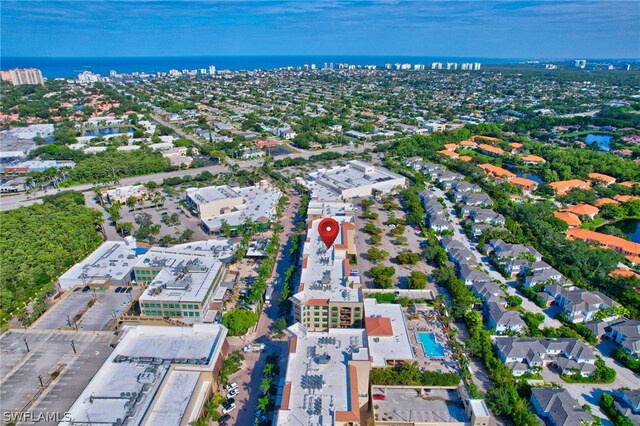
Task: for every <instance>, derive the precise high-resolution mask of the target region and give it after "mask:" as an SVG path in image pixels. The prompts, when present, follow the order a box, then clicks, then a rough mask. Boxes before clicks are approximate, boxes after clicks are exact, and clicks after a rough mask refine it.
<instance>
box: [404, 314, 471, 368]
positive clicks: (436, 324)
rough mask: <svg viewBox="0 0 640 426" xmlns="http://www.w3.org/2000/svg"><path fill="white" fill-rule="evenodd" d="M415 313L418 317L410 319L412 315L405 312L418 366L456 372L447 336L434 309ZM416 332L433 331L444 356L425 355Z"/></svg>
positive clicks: (456, 366)
mask: <svg viewBox="0 0 640 426" xmlns="http://www.w3.org/2000/svg"><path fill="white" fill-rule="evenodd" d="M417 315H418V319H412V315H409V314H407V313H406V312H405V316H406V323H407V329H408V330H409V340H410V341H411V346H412V347H413V352H414V354H415V356H416V361H417V362H418V366H419V367H421V368H424V369H426V370H430V371H437V370H441V371H442V372H443V373H450V372H457V371H458V364H457V363H456V361H455V360H454V358H453V350H452V349H451V346H450V345H449V340H448V337H447V335H446V334H445V333H444V330H443V327H442V323H441V322H440V320H439V319H438V316H437V314H436V312H435V310H434V309H431V310H429V311H428V312H426V313H422V312H421V313H419V314H417ZM416 333H433V335H434V336H435V339H436V342H438V343H439V344H440V345H441V346H442V347H443V349H444V356H442V357H436V358H434V357H430V356H429V355H426V354H425V352H424V349H423V348H422V344H421V343H420V341H419V340H418V339H417V336H416Z"/></svg>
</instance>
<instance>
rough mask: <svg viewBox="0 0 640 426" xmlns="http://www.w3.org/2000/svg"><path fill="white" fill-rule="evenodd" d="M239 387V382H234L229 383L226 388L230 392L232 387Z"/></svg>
mask: <svg viewBox="0 0 640 426" xmlns="http://www.w3.org/2000/svg"><path fill="white" fill-rule="evenodd" d="M237 387H238V384H237V383H236V382H233V383H229V384H228V385H227V386H225V387H224V389H225V390H226V391H227V392H229V391H230V390H231V389H236V388H237Z"/></svg>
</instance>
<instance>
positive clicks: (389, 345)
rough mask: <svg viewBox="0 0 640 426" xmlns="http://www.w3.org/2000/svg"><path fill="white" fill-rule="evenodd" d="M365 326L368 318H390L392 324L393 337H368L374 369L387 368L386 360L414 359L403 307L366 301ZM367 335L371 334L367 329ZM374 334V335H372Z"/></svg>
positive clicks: (367, 328) (372, 300) (370, 300)
mask: <svg viewBox="0 0 640 426" xmlns="http://www.w3.org/2000/svg"><path fill="white" fill-rule="evenodd" d="M364 314H365V325H366V321H367V318H369V317H372V318H388V319H389V320H390V322H391V329H392V333H393V334H392V335H391V336H381V335H373V336H371V335H368V336H367V339H368V342H369V353H370V354H371V358H372V359H373V363H372V366H373V367H386V366H387V362H386V360H407V361H410V360H412V359H414V354H413V350H412V348H411V340H410V339H409V333H408V331H407V324H406V323H405V317H404V314H403V312H402V306H400V305H396V304H390V303H378V302H377V301H376V299H371V298H367V299H365V300H364ZM366 330H367V333H371V332H372V331H373V330H370V329H369V327H366ZM372 334H373V333H372Z"/></svg>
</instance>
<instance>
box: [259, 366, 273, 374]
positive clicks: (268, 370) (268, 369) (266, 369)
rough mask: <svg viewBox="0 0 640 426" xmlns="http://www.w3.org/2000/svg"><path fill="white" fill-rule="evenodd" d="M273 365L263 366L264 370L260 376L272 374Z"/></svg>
mask: <svg viewBox="0 0 640 426" xmlns="http://www.w3.org/2000/svg"><path fill="white" fill-rule="evenodd" d="M273 367H274V365H273V364H267V365H265V366H264V370H263V371H262V374H263V375H264V376H270V375H271V374H272V373H273Z"/></svg>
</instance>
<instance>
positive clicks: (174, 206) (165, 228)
mask: <svg viewBox="0 0 640 426" xmlns="http://www.w3.org/2000/svg"><path fill="white" fill-rule="evenodd" d="M165 196H166V199H165V200H164V202H163V205H162V207H149V208H140V206H135V210H131V209H130V208H129V206H126V205H125V206H122V208H121V209H120V215H121V216H122V218H121V219H120V220H119V221H118V222H119V223H124V222H130V223H132V224H133V226H134V231H133V232H132V233H133V234H135V232H136V230H137V229H138V228H139V224H137V223H136V216H139V215H142V214H148V215H149V216H150V220H151V222H152V224H153V225H160V232H159V233H158V234H157V235H154V238H155V240H156V241H159V240H160V239H161V238H162V237H163V236H165V235H168V236H170V237H172V238H174V239H177V238H178V237H179V235H180V234H182V233H183V232H184V231H185V230H187V229H190V230H191V231H193V235H192V236H191V237H190V238H189V241H202V240H206V239H208V238H209V236H208V235H207V233H206V232H204V231H203V229H202V228H201V227H200V219H198V218H197V217H194V216H192V215H191V213H189V212H188V211H187V209H185V208H184V207H183V206H181V205H180V204H178V203H179V202H180V201H182V200H183V199H184V191H182V192H181V191H180V190H178V191H176V195H166V194H165ZM174 213H177V214H178V217H179V222H178V223H177V224H176V225H168V224H166V223H164V222H163V221H162V219H163V217H170V216H171V215H172V214H174Z"/></svg>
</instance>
